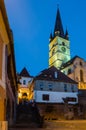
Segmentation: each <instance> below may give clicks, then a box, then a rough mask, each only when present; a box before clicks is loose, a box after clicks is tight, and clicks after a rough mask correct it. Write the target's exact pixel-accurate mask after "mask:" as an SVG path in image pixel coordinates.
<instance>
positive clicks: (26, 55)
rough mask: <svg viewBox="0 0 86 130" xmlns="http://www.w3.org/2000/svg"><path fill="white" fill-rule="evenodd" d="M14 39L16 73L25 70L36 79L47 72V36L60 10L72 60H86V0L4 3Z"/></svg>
mask: <svg viewBox="0 0 86 130" xmlns="http://www.w3.org/2000/svg"><path fill="white" fill-rule="evenodd" d="M5 6H6V10H7V15H8V20H9V24H10V28H11V29H12V31H13V35H14V49H15V60H16V70H17V72H20V71H21V70H22V69H23V67H26V68H27V70H28V71H29V73H30V75H33V76H35V75H36V74H38V73H39V72H40V71H41V70H43V69H45V68H48V52H49V49H48V46H49V36H50V32H51V31H52V32H53V30H54V24H55V19H56V12H57V8H58V6H59V9H60V14H61V19H62V23H63V27H64V31H65V30H66V27H67V29H68V32H69V38H70V44H71V47H70V49H71V58H72V57H73V56H75V55H78V56H80V57H81V58H84V60H86V0H5Z"/></svg>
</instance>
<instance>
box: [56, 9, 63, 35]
mask: <svg viewBox="0 0 86 130" xmlns="http://www.w3.org/2000/svg"><path fill="white" fill-rule="evenodd" d="M54 36H61V37H64V30H63V26H62V21H61V16H60V11H59V8H58V10H57V16H56V22H55V28H54Z"/></svg>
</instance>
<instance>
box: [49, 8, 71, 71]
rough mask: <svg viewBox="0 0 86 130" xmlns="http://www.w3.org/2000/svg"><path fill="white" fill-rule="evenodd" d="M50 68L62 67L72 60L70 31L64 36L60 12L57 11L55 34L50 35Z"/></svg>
mask: <svg viewBox="0 0 86 130" xmlns="http://www.w3.org/2000/svg"><path fill="white" fill-rule="evenodd" d="M49 41H50V43H49V67H51V66H55V67H56V68H58V69H60V67H61V66H62V65H63V64H64V63H66V62H67V61H69V60H70V41H69V37H68V31H67V30H66V32H65V34H64V30H63V26H62V21H61V17H60V11H59V9H58V10H57V16H56V22H55V28H54V34H53V35H52V33H51V34H50V39H49Z"/></svg>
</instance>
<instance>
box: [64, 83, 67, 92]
mask: <svg viewBox="0 0 86 130" xmlns="http://www.w3.org/2000/svg"><path fill="white" fill-rule="evenodd" d="M64 91H65V92H67V84H64Z"/></svg>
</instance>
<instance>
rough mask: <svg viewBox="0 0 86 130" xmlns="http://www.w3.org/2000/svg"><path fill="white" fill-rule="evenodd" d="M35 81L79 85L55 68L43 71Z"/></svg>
mask: <svg viewBox="0 0 86 130" xmlns="http://www.w3.org/2000/svg"><path fill="white" fill-rule="evenodd" d="M35 79H38V80H50V81H58V82H66V83H73V84H77V82H76V81H74V80H72V79H70V78H69V77H68V76H66V75H65V74H64V73H62V72H61V71H60V70H58V69H57V68H56V67H54V66H52V67H50V68H48V69H45V70H43V71H41V73H40V74H39V75H37V76H36V77H35Z"/></svg>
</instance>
